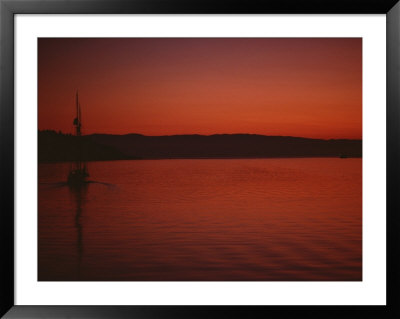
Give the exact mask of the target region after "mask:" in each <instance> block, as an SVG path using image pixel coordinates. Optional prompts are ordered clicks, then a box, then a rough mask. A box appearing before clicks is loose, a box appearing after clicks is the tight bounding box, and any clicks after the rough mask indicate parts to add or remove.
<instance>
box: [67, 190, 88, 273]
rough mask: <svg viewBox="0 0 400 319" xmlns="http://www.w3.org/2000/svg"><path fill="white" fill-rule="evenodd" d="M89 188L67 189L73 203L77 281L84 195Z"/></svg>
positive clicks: (80, 262) (81, 248)
mask: <svg viewBox="0 0 400 319" xmlns="http://www.w3.org/2000/svg"><path fill="white" fill-rule="evenodd" d="M88 188H89V183H85V184H83V185H80V186H78V187H69V190H70V192H71V200H72V201H74V202H75V205H76V206H75V227H76V233H77V239H76V247H77V255H78V258H77V259H78V261H77V272H76V274H77V280H79V279H80V278H81V273H80V269H81V265H82V256H83V249H84V247H83V226H82V214H83V207H84V205H85V200H86V194H87V191H88Z"/></svg>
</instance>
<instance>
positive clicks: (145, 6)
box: [0, 0, 400, 318]
mask: <svg viewBox="0 0 400 319" xmlns="http://www.w3.org/2000/svg"><path fill="white" fill-rule="evenodd" d="M398 1H399V0H273V1H263V2H261V1H254V2H253V1H250V2H249V1H246V2H244V1H243V2H231V1H229V2H223V1H174V0H165V1H162V0H158V1H157V0H138V1H126V0H125V1H124V0H100V1H98V0H69V1H66V0H52V1H49V0H48V1H39V0H0V19H1V20H0V25H1V35H0V40H1V44H0V45H1V48H0V49H1V51H0V63H1V71H0V74H1V75H0V81H1V82H0V88H1V91H0V183H1V189H0V199H1V208H0V218H1V219H0V223H1V224H0V225H1V230H0V234H1V237H0V238H1V240H0V245H1V258H0V265H1V274H0V293H1V295H0V302H1V305H0V306H1V307H0V315H2V316H3V315H4V317H5V318H67V317H68V318H153V317H154V318H165V317H171V318H208V317H214V316H215V317H217V316H218V317H226V318H231V317H232V316H239V317H248V318H255V317H263V318H267V317H268V318H275V317H276V318H280V317H288V318H306V317H307V318H309V317H318V318H355V317H358V316H360V317H361V316H363V317H365V318H369V317H371V318H396V317H397V318H400V307H399V300H400V295H399V293H398V288H399V287H400V285H399V284H400V282H399V273H400V272H399V269H400V267H399V260H398V255H399V253H398V249H399V248H398V245H397V244H399V243H400V242H399V230H400V228H399V226H400V225H399V217H398V216H397V214H398V213H399V200H398V197H399V196H398V194H399V188H398V184H399V181H400V179H399V168H398V165H399V163H400V154H399V153H400V147H399V143H400V139H399V137H400V121H399V120H400V105H399V103H400V63H399V57H400V3H398ZM39 13H40V14H44V13H49V14H57V13H58V14H105V13H107V14H121V13H124V14H127V13H135V14H145V13H152V14H171V13H174V14H183V13H185V14H205V13H207V14H232V13H235V14H278V13H284V14H301V13H308V14H310V13H314V14H385V15H386V21H387V28H386V31H387V34H386V37H387V38H386V39H387V44H386V49H387V69H386V72H387V73H386V74H387V106H386V115H387V118H386V124H387V131H386V134H387V137H386V147H387V154H386V156H387V159H386V161H387V166H386V169H387V171H386V177H387V202H386V207H387V211H386V214H387V226H386V227H387V304H386V306H373V305H371V306H20V305H14V293H15V291H14V186H15V182H14V160H15V156H14V17H15V15H16V14H39ZM377 213H380V214H383V213H384V212H377Z"/></svg>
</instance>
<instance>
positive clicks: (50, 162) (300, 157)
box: [38, 156, 362, 164]
mask: <svg viewBox="0 0 400 319" xmlns="http://www.w3.org/2000/svg"><path fill="white" fill-rule="evenodd" d="M306 158H321V159H326V158H337V159H343V160H346V159H355V158H358V159H362V156H354V157H346V158H340V157H339V156H292V157H159V158H121V159H108V160H106V159H98V160H95V159H94V160H87V162H115V161H163V160H257V159H266V160H270V159H306ZM72 161H73V160H68V161H67V160H57V161H38V164H57V163H70V162H72Z"/></svg>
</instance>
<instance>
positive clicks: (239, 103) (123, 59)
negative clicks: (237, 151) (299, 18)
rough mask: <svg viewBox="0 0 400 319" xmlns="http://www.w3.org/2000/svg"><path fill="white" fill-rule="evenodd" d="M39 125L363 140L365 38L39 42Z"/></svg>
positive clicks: (86, 130)
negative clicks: (78, 118) (79, 123)
mask: <svg viewBox="0 0 400 319" xmlns="http://www.w3.org/2000/svg"><path fill="white" fill-rule="evenodd" d="M38 47H39V48H38V54H39V56H38V73H39V75H38V78H39V80H38V86H39V92H38V95H39V101H38V103H39V107H38V109H39V110H38V115H39V129H40V130H43V129H53V130H57V131H58V130H61V131H63V132H65V133H72V132H73V125H72V121H73V118H74V116H75V93H76V90H77V89H78V90H79V96H80V102H81V106H82V118H83V133H84V134H91V133H111V134H127V133H141V134H144V135H173V134H205V135H210V134H220V133H251V134H263V135H285V136H302V137H312V138H323V139H329V138H351V139H361V138H362V39H361V38H297V39H294V38H247V39H245V38H231V39H228V38H214V39H212V38H197V39H196V38H187V39H185V38H181V39H179V38H131V39H129V38H121V39H118V38H113V39H111V38H109V39H106V38H104V39H101V38H99V39H88V38H81V39H78V38H71V39H62V38H60V39H51V38H48V39H47V38H41V39H39V40H38Z"/></svg>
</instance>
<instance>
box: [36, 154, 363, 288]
mask: <svg viewBox="0 0 400 319" xmlns="http://www.w3.org/2000/svg"><path fill="white" fill-rule="evenodd" d="M361 165H362V160H361V159H339V158H314V159H310V158H308V159H229V160H220V159H219V160H211V159H205V160H140V161H113V162H91V163H89V171H90V174H91V177H90V178H91V180H93V181H94V182H93V183H89V184H88V185H87V187H85V189H82V190H80V191H72V190H71V189H70V188H69V187H68V186H66V185H65V183H64V181H65V180H66V176H67V174H68V169H69V164H66V163H63V164H40V165H39V216H38V218H39V219H38V221H39V238H38V240H39V245H38V247H39V252H38V253H39V280H96V281H101V280H111V281H118V280H127V281H143V280H151V281H163V280H167V281H178V280H190V281H196V280H229V281H232V280H261V281H272V280H273V281H275V280H279V281H287V280H290V281H292V280H307V281H309V280H335V281H336V280H340V281H341V280H353V281H354V280H362V249H361V248H362V240H361V237H362V202H361V199H362V193H361V191H362V180H361V177H362V175H361Z"/></svg>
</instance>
